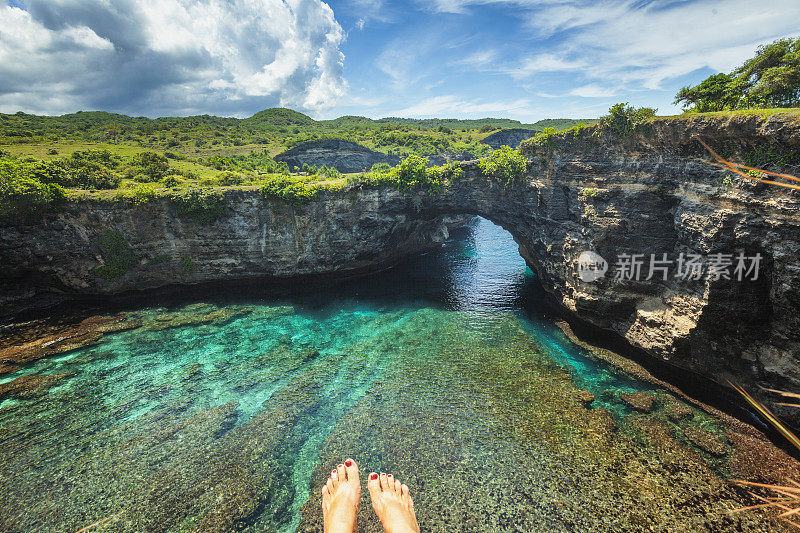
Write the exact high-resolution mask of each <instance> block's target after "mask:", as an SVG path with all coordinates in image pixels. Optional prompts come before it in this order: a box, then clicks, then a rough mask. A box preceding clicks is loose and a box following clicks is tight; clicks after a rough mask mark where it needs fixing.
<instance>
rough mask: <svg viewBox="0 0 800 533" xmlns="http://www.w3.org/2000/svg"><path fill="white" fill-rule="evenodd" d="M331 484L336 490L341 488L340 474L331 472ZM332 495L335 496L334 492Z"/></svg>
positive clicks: (334, 471)
mask: <svg viewBox="0 0 800 533" xmlns="http://www.w3.org/2000/svg"><path fill="white" fill-rule="evenodd" d="M331 483H332V484H333V488H334V489H335V488H336V487H338V486H339V473H338V472H337V471H336V470H331ZM331 494H333V491H331Z"/></svg>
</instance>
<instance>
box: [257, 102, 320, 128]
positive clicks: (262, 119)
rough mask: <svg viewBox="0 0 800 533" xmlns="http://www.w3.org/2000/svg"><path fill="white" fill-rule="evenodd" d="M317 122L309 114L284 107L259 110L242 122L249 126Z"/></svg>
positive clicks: (299, 124) (295, 124)
mask: <svg viewBox="0 0 800 533" xmlns="http://www.w3.org/2000/svg"><path fill="white" fill-rule="evenodd" d="M315 122H316V121H315V120H314V119H313V118H311V117H309V116H308V115H304V114H303V113H300V112H298V111H294V110H292V109H286V108H284V107H273V108H272V109H265V110H264V111H259V112H258V113H256V114H255V115H253V116H252V117H250V118H246V119H244V120H242V124H244V125H247V126H256V125H262V124H269V125H272V126H305V125H309V124H314V123H315Z"/></svg>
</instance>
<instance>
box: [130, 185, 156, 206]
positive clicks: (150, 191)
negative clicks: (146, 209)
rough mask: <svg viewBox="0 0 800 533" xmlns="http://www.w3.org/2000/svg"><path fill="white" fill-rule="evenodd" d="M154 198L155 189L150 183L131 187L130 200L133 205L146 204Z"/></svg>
mask: <svg viewBox="0 0 800 533" xmlns="http://www.w3.org/2000/svg"><path fill="white" fill-rule="evenodd" d="M156 198H157V195H156V189H155V187H153V186H152V185H138V186H137V187H135V188H134V189H133V196H132V200H133V203H134V204H135V205H144V204H148V203H150V202H153V201H155V199H156Z"/></svg>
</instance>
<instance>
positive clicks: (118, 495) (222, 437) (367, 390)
mask: <svg viewBox="0 0 800 533" xmlns="http://www.w3.org/2000/svg"><path fill="white" fill-rule="evenodd" d="M542 298H543V295H542V293H541V289H540V288H539V286H538V285H537V281H536V278H535V275H534V274H533V273H532V272H531V271H530V270H529V269H528V268H527V267H526V265H525V263H524V261H523V260H522V258H521V257H520V256H519V253H518V251H517V246H516V244H515V243H514V241H513V240H512V238H511V237H510V235H509V234H508V233H506V232H505V231H504V230H502V229H501V228H499V227H498V226H495V225H493V224H492V223H490V222H488V221H486V220H483V219H476V220H475V221H474V223H473V224H472V225H471V226H470V227H469V228H468V229H466V230H461V231H459V232H457V234H456V235H455V236H454V238H452V239H451V240H449V241H447V242H446V243H445V244H444V245H443V247H442V248H441V249H440V250H438V251H435V252H431V253H428V254H426V255H423V256H421V257H419V258H417V259H415V260H413V261H411V262H408V263H405V264H402V265H400V266H398V267H396V268H394V269H391V270H389V271H386V272H383V273H381V274H379V275H375V276H370V277H364V278H359V279H355V280H350V281H348V282H342V283H339V284H337V285H336V286H334V287H327V288H325V289H324V290H322V289H314V290H311V291H308V290H306V291H300V292H298V293H296V294H293V295H289V296H284V297H282V298H279V299H275V298H272V297H269V296H268V295H266V294H264V295H262V294H258V293H254V291H249V293H248V294H226V293H224V292H218V293H216V294H211V295H209V294H205V295H203V296H202V301H194V302H182V303H181V304H180V305H178V306H167V307H164V306H159V304H158V303H154V305H151V306H147V307H143V308H135V309H130V310H129V311H130V312H131V313H133V314H134V315H135V316H139V317H141V318H142V320H143V322H144V326H143V327H141V328H138V329H134V330H131V331H126V332H121V333H117V334H113V335H108V336H106V337H104V339H103V341H102V342H101V343H100V344H98V345H96V346H92V347H89V348H85V349H81V350H77V351H74V352H70V353H68V354H65V355H62V356H59V357H54V358H50V359H44V360H40V361H39V362H37V363H35V364H34V365H33V366H31V367H28V368H25V369H24V370H22V371H20V372H18V373H16V374H13V375H9V376H5V377H4V378H2V379H0V382H6V381H10V380H11V379H14V378H16V377H19V376H20V375H24V374H60V373H68V374H70V375H69V377H67V378H65V379H64V380H63V381H61V382H60V383H59V384H58V385H57V386H56V387H54V388H52V389H51V390H50V391H49V393H48V394H47V395H46V396H44V397H42V398H36V399H13V400H5V401H4V402H2V403H1V404H0V431H2V433H0V435H1V437H0V456H3V457H4V458H6V460H5V461H4V465H3V466H2V468H0V476H2V480H3V488H2V489H0V493H2V495H3V500H4V502H5V503H4V507H5V511H4V514H5V516H4V518H0V520H2V522H0V524H2V525H3V526H4V527H5V528H6V529H5V530H19V531H29V530H34V529H36V528H37V527H39V526H40V527H41V529H42V530H50V531H66V530H70V529H73V530H74V529H78V527H82V526H85V525H88V524H90V523H92V522H94V521H96V520H99V519H102V518H104V517H108V516H112V515H114V514H115V513H116V512H120V511H124V512H123V514H122V515H120V516H119V517H118V518H115V519H114V520H113V521H111V522H109V523H108V524H107V525H106V526H105V527H107V528H109V529H111V530H115V529H116V530H121V531H122V530H130V531H133V530H136V531H144V530H176V531H190V530H195V529H196V530H214V527H217V526H218V529H221V530H225V528H226V527H228V528H229V529H247V530H253V531H272V530H278V531H294V530H296V529H297V528H298V527H300V528H301V529H308V528H310V529H314V528H316V527H318V526H319V524H320V521H319V516H318V510H319V508H318V503H317V500H316V499H315V498H317V497H318V495H317V494H316V488H317V487H318V485H319V484H320V483H321V482H322V481H323V480H324V475H325V472H327V471H329V468H330V465H331V463H333V464H335V463H336V462H340V461H341V460H343V458H344V457H345V456H352V457H354V458H355V459H356V461H358V462H359V463H360V464H361V465H362V468H363V469H364V470H366V471H369V470H389V469H391V471H395V472H396V475H397V476H398V477H399V478H402V479H404V480H407V481H408V483H409V485H410V486H411V487H412V491H417V492H418V493H420V495H419V497H417V498H416V499H417V502H418V505H417V507H418V509H420V510H421V511H420V513H421V522H423V523H425V524H427V526H428V528H430V529H437V528H445V527H449V526H447V525H448V524H453V523H466V522H458V521H459V520H462V518H463V519H464V520H467V519H473V518H474V517H484V522H481V524H483V525H482V526H481V528H484V527H485V528H488V529H490V530H491V529H493V528H494V529H497V530H504V529H505V527H507V526H508V527H510V526H509V524H517V527H525V526H524V524H530V523H533V522H531V521H532V520H534V519H535V523H536V524H539V525H540V526H541V527H542V529H547V528H548V527H554V528H562V527H566V526H564V524H566V523H572V524H580V523H581V521H582V520H591V512H590V511H589V510H588V509H585V506H582V505H581V504H580V503H579V502H580V499H581V496H580V495H581V494H582V493H583V491H586V490H590V489H591V490H595V491H596V490H597V486H599V485H596V486H594V487H593V486H592V483H594V482H593V481H592V477H591V474H587V473H584V474H581V475H580V476H578V475H577V474H575V473H574V469H575V468H582V466H581V465H582V464H583V463H587V462H588V463H592V462H594V463H595V464H598V465H601V466H598V467H597V469H600V468H604V465H605V464H606V462H607V461H611V459H609V457H612V456H613V455H614V453H615V452H614V446H615V444H613V443H611V441H610V440H609V439H611V437H610V436H609V435H611V433H610V431H611V430H610V429H608V428H607V427H606V426H608V427H611V426H613V425H614V422H613V421H614V420H616V421H617V422H619V421H620V420H621V419H622V417H623V416H624V415H625V413H626V412H627V411H626V409H625V408H624V407H623V405H622V402H620V401H619V398H618V397H617V396H616V394H617V393H619V392H620V391H636V390H647V389H649V388H650V387H649V386H645V385H643V384H640V383H637V382H636V381H634V380H632V379H630V378H628V377H625V376H623V375H620V374H619V373H617V372H616V371H614V370H613V369H611V368H609V367H607V366H605V365H604V364H602V363H598V362H595V361H594V360H592V359H591V358H589V357H587V354H586V353H585V352H584V351H583V350H582V349H581V348H579V347H577V346H576V345H574V344H572V343H571V342H569V341H568V340H567V338H566V337H565V336H564V335H563V334H562V333H561V331H560V330H559V329H558V328H557V327H556V326H555V325H554V324H553V323H552V322H551V321H550V320H549V319H548V318H547V316H545V314H544V306H543V301H542ZM576 388H583V389H588V390H590V391H592V392H594V393H595V394H596V395H597V397H598V399H597V401H596V402H595V403H594V407H595V409H592V410H587V409H585V408H584V407H583V406H582V405H581V404H580V403H579V402H576V401H574V400H572V399H571V398H570V395H571V394H573V392H574V390H575V389H576ZM604 410H605V411H604ZM594 411H596V413H593V412H594ZM609 413H610V414H609ZM609 421H611V422H609ZM594 427H598V428H600V429H597V431H596V435H595V429H593V428H594ZM606 448H608V449H606ZM601 451H602V453H600V452H601ZM595 454H598V455H597V456H595ZM584 455H585V457H584ZM565 465H573V466H569V467H567V466H565ZM574 465H578V466H574ZM568 468H569V469H572V470H568ZM569 472H573V473H572V474H570V473H569ZM443 473H447V476H446V479H447V481H446V482H443V481H441V479H442V474H443ZM487 476H488V477H490V478H491V481H487V480H486V477H487ZM12 480H13V481H12ZM520 487H522V488H524V489H525V491H526V492H525V493H526V494H528V496H526V498H521V497H520V496H519V494H520V492H519V488H520ZM531 487H534V488H535V490H533V489H531ZM444 488H446V490H445V491H444V492H443V490H442V489H444ZM610 505H611V507H612V508H613V502H611V503H610ZM363 507H368V506H367V505H365V506H363ZM564 509H567V510H566V511H565V510H564ZM364 512H366V511H364ZM465 513H466V514H465ZM470 513H471V514H470ZM462 515H463V516H462ZM562 515H563V516H562ZM564 516H568V517H569V520H568V521H565V520H566V519H565V518H564ZM459 517H461V518H459ZM464 517H467V518H464ZM470 517H471V518H470ZM215 521H216V522H215ZM212 523H213V524H217V526H214V527H212V525H210V524H212ZM219 524H223V525H222V526H219ZM503 524H505V525H503ZM223 526H224V527H223ZM476 527H477V526H476ZM0 529H2V528H0ZM467 529H469V528H467Z"/></svg>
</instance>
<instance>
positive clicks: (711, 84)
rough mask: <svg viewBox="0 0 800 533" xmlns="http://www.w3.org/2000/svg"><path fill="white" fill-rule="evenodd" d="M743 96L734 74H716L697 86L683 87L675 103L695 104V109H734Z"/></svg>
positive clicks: (704, 110) (702, 110) (703, 110)
mask: <svg viewBox="0 0 800 533" xmlns="http://www.w3.org/2000/svg"><path fill="white" fill-rule="evenodd" d="M741 98H742V96H741V93H740V91H739V90H738V88H737V83H736V78H735V77H734V76H733V74H714V75H713V76H709V77H708V78H706V79H705V80H703V82H702V83H700V84H699V85H697V86H695V87H683V88H682V89H681V90H680V91H678V94H677V95H676V96H675V102H674V103H675V104H679V103H681V102H683V103H684V104H686V105H684V107H687V106H694V110H695V111H700V112H706V111H722V110H724V109H734V108H736V106H737V105H738V103H739V100H741Z"/></svg>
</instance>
